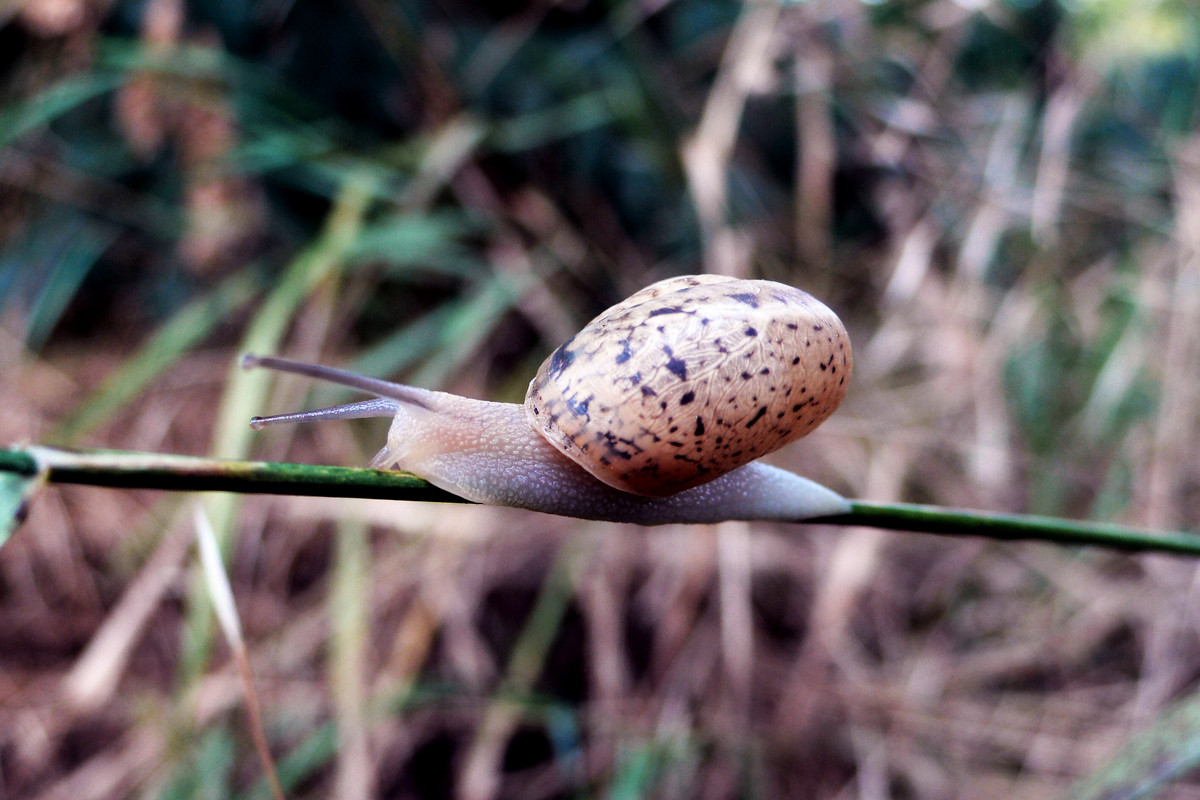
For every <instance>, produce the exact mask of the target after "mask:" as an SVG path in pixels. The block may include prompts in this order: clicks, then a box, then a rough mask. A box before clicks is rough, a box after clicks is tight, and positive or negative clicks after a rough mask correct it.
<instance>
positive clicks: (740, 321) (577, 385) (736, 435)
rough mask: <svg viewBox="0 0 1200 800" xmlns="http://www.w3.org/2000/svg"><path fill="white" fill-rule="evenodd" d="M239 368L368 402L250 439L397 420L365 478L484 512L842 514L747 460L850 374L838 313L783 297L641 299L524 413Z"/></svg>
mask: <svg viewBox="0 0 1200 800" xmlns="http://www.w3.org/2000/svg"><path fill="white" fill-rule="evenodd" d="M242 363H243V366H245V367H253V366H262V367H267V368H269V369H274V370H278V371H282V372H292V373H297V374H301V375H307V376H309V377H312V378H316V379H319V380H326V381H331V382H334V383H339V384H342V385H346V386H351V387H354V388H357V389H360V390H362V391H365V392H369V393H372V394H374V395H375V396H376V399H374V400H365V401H361V402H358V403H351V404H348V405H344V406H336V407H334V408H327V409H321V410H318V411H308V412H302V413H296V414H282V415H278V416H274V417H256V418H255V419H253V420H252V421H251V424H252V425H253V426H254V427H256V428H260V427H263V426H265V425H270V424H275V423H282V422H304V421H311V420H322V419H348V418H358V417H371V416H390V417H392V425H391V428H390V429H389V431H388V441H387V444H386V445H385V446H384V448H383V449H382V450H380V452H379V453H378V454H377V455H376V456H375V458H374V459H373V460H372V462H371V465H372V466H375V467H384V468H388V467H393V466H399V467H400V468H402V469H406V470H409V471H411V472H413V473H415V474H417V475H420V476H421V477H423V478H425V479H426V480H428V481H429V482H431V483H433V484H434V485H436V486H438V487H441V488H443V489H446V490H448V491H451V492H453V493H455V494H458V495H460V496H462V497H465V498H467V499H469V500H474V501H476V502H480V503H494V504H498V505H508V506H515V507H518V508H527V509H531V510H535V511H543V512H546V513H551V514H562V515H566V516H573V517H582V518H586V519H596V520H608V521H614V522H636V523H640V524H644V525H660V524H667V523H678V522H716V521H720V520H725V519H742V520H754V519H778V520H798V519H806V518H811V517H814V516H824V515H830V514H839V513H843V512H845V511H846V510H847V509H848V508H849V504H848V501H847V500H846V499H845V498H843V497H841V496H840V495H838V494H837V493H835V492H833V491H831V490H829V489H827V488H825V487H823V486H821V485H819V484H816V483H813V482H812V481H810V480H807V479H805V478H802V477H800V476H798V475H794V474H792V473H790V472H786V471H784V470H781V469H777V468H775V467H771V466H769V465H766V464H763V463H753V460H754V459H755V458H757V457H758V456H760V455H763V454H765V453H768V452H770V451H772V450H775V449H777V448H779V447H781V446H783V445H784V444H787V443H788V442H791V441H794V440H795V439H798V438H799V437H801V436H803V435H804V434H806V433H808V432H809V431H811V430H812V429H813V428H815V427H816V426H817V425H819V424H820V423H821V422H822V421H824V420H825V418H826V417H828V416H829V415H830V414H831V413H833V410H834V409H835V408H836V407H837V405H838V404H839V403H840V402H841V400H842V398H843V397H844V396H845V393H846V385H847V383H848V381H849V379H850V373H851V371H852V369H853V357H852V355H851V350H850V343H849V339H848V337H847V335H846V330H845V328H844V327H843V326H842V324H841V322H840V321H839V320H838V318H837V316H836V315H835V314H834V313H833V312H832V311H830V310H829V309H828V308H826V307H825V306H824V305H822V304H821V303H820V302H819V301H817V300H816V299H814V298H813V297H812V296H810V295H808V294H806V293H805V292H802V291H800V290H799V289H794V288H792V287H790V286H786V285H784V284H780V283H773V282H770V281H744V280H735V279H732V278H723V277H718V276H708V275H700V276H688V277H682V278H672V279H669V280H666V281H661V282H659V283H656V284H654V285H653V286H650V287H647V288H646V289H643V290H642V291H640V292H638V293H637V294H635V295H633V296H632V297H630V298H628V299H627V300H625V301H624V302H622V303H619V304H618V305H616V306H614V307H613V308H611V309H609V310H608V311H606V312H604V313H603V314H601V315H600V316H599V317H597V318H596V319H594V320H592V322H591V323H589V324H588V325H587V326H586V327H585V328H584V329H583V330H581V331H580V332H579V333H578V334H576V335H575V336H574V337H572V338H571V339H570V340H569V341H567V342H566V343H564V344H563V345H562V346H561V347H559V348H558V349H557V350H555V351H554V353H552V354H551V355H550V357H549V358H548V359H547V360H546V362H545V363H544V364H543V365H542V368H541V369H540V370H539V372H538V374H537V376H536V377H535V378H534V379H533V381H532V382H531V383H530V386H529V392H528V394H527V396H526V401H525V403H524V405H517V404H514V403H492V402H486V401H482V400H474V399H471V398H466V397H460V396H458V395H453V394H447V393H445V392H434V391H430V390H428V389H420V388H416V387H412V386H404V385H401V384H395V383H389V382H387V381H381V380H378V379H375V378H370V377H366V376H363V375H357V374H354V373H350V372H344V371H341V370H336V369H331V368H329V367H322V366H317V365H313V364H304V363H301V362H295V361H288V360H285V359H279V358H270V357H262V358H260V357H257V356H246V357H245V358H244V359H243V362H242ZM597 479H598V480H597Z"/></svg>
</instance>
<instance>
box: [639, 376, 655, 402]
mask: <svg viewBox="0 0 1200 800" xmlns="http://www.w3.org/2000/svg"><path fill="white" fill-rule="evenodd" d="M641 375H642V373H640V372H639V373H638V379H639V380H640V379H641ZM642 397H658V392H656V391H654V390H653V389H651V388H650V387H649V386H643V387H642Z"/></svg>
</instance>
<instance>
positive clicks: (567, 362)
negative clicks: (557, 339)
mask: <svg viewBox="0 0 1200 800" xmlns="http://www.w3.org/2000/svg"><path fill="white" fill-rule="evenodd" d="M573 341H575V337H574V336H572V337H571V338H570V339H567V341H565V342H563V343H562V344H561V345H560V346H559V348H558V349H557V350H555V351H554V355H552V356H550V375H553V376H554V377H558V376H559V375H561V374H562V371H563V370H564V369H566V368H567V367H569V366H571V364H572V363H574V361H575V351H574V350H571V349H569V348H568V347H567V345H569V344H570V343H571V342H573Z"/></svg>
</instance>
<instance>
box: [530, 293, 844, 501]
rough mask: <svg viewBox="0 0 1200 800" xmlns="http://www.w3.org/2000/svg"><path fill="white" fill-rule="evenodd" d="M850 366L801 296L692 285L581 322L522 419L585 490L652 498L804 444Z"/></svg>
mask: <svg viewBox="0 0 1200 800" xmlns="http://www.w3.org/2000/svg"><path fill="white" fill-rule="evenodd" d="M853 363H854V360H853V355H852V351H851V348H850V341H849V337H848V336H847V334H846V329H845V328H844V327H843V325H842V323H841V321H840V320H839V319H838V318H837V315H835V314H834V313H833V312H832V311H831V310H830V309H829V308H827V307H826V306H825V305H824V304H822V303H821V302H820V301H818V300H817V299H816V298H814V297H812V296H811V295H809V294H808V293H806V292H803V291H801V290H799V289H796V288H794V287H791V286H787V285H785V284H782V283H775V282H773V281H748V280H738V279H734V278H726V277H722V276H716V275H692V276H686V277H681V278H671V279H668V280H665V281H660V282H659V283H656V284H654V285H652V286H649V287H647V288H645V289H643V290H642V291H640V292H638V293H636V294H634V295H632V296H630V297H629V298H628V299H626V300H625V301H624V302H622V303H619V304H618V305H615V306H613V307H612V308H610V309H609V310H607V311H605V312H604V313H603V314H601V315H600V316H598V317H596V318H595V319H594V320H592V321H591V322H590V323H588V325H587V326H586V327H585V328H584V329H583V330H582V331H580V332H579V333H578V334H576V335H575V336H574V337H572V338H571V339H570V340H568V341H567V342H565V343H564V344H563V345H562V346H561V347H559V348H558V349H557V350H555V351H554V352H553V353H552V354H551V355H550V357H549V358H548V359H547V360H546V362H545V363H544V364H543V365H542V367H541V369H540V370H539V371H538V374H537V376H536V377H534V379H533V381H532V382H531V383H530V385H529V392H528V395H527V397H526V402H525V409H526V415H527V417H528V419H529V422H530V424H531V425H532V426H533V427H534V428H535V429H536V430H537V431H539V432H541V433H542V434H543V435H544V436H545V437H546V438H547V439H548V440H549V441H550V442H551V443H552V444H554V445H555V446H556V447H558V448H559V449H560V450H561V451H562V452H563V453H565V454H566V455H567V456H568V457H570V458H571V459H572V460H574V461H575V462H576V463H578V464H579V465H580V466H582V467H583V468H584V469H586V470H587V471H588V472H590V473H591V474H592V475H594V476H595V477H596V478H598V479H600V480H601V481H603V482H605V483H607V484H609V485H610V486H613V487H615V488H618V489H623V490H625V491H628V492H633V493H635V494H641V495H648V496H660V497H661V496H666V495H670V494H674V493H676V492H679V491H682V490H684V489H688V488H690V487H693V486H697V485H700V484H702V483H705V482H707V481H710V480H713V479H714V478H717V477H720V476H721V475H723V474H725V473H726V472H729V471H730V470H732V469H735V468H737V467H739V466H741V465H743V464H746V463H748V462H750V461H753V460H754V459H756V458H758V457H760V456H762V455H765V454H766V453H769V452H771V451H773V450H776V449H778V448H779V447H782V446H783V445H785V444H787V443H789V442H792V441H794V440H796V439H799V438H800V437H801V436H804V435H805V434H807V433H808V432H810V431H811V430H812V429H813V428H815V427H817V426H818V425H820V424H821V422H823V421H824V420H825V419H826V417H828V416H829V415H830V414H832V413H833V411H834V409H836V408H837V406H838V404H839V403H841V401H842V398H843V397H844V396H845V394H846V388H847V385H848V383H849V380H850V375H851V373H852V371H853Z"/></svg>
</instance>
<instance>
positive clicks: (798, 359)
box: [792, 356, 800, 367]
mask: <svg viewBox="0 0 1200 800" xmlns="http://www.w3.org/2000/svg"><path fill="white" fill-rule="evenodd" d="M799 363H800V356H796V357H795V358H793V359H792V366H793V367H794V366H796V365H797V364H799Z"/></svg>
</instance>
